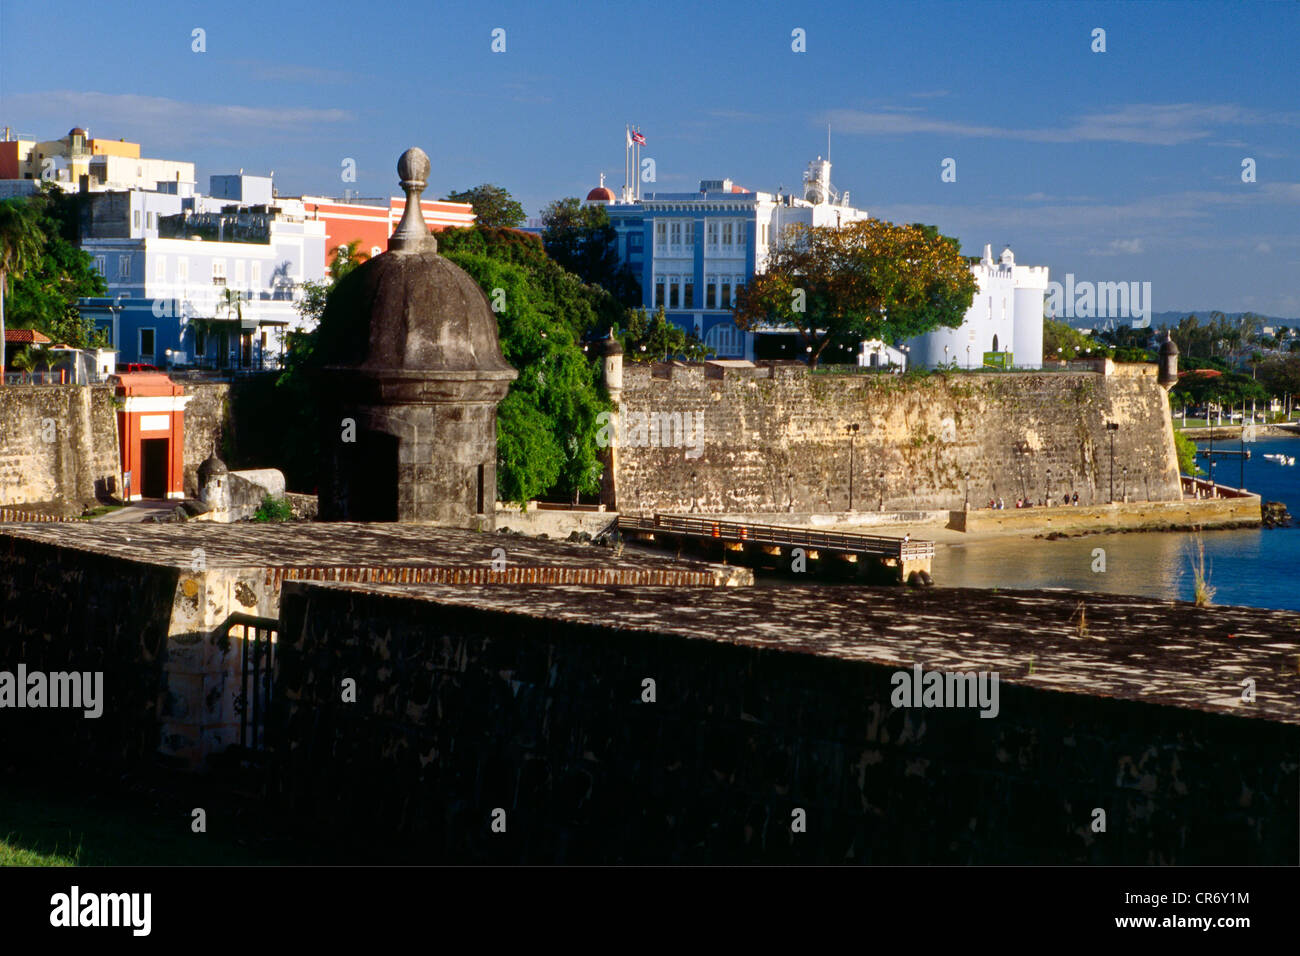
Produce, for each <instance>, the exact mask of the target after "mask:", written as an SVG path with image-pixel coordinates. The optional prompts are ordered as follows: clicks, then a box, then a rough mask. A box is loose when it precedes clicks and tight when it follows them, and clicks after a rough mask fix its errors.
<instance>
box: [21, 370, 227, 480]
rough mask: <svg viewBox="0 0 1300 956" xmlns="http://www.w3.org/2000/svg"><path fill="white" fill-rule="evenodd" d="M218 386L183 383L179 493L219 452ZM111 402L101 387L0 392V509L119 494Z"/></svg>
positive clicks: (222, 387)
mask: <svg viewBox="0 0 1300 956" xmlns="http://www.w3.org/2000/svg"><path fill="white" fill-rule="evenodd" d="M229 389H230V386H229V385H227V384H225V383H220V382H217V383H186V385H185V394H187V395H189V396H192V398H191V401H190V402H189V404H188V406H187V407H186V409H185V491H186V493H187V494H190V495H194V494H195V493H196V491H197V474H196V473H197V469H198V466H199V463H200V462H202V461H203V459H205V458H206V457H208V455H209V454H210V453H211V452H212V449H213V446H214V444H215V445H216V446H217V448H218V450H220V444H221V435H222V433H223V430H224V418H225V403H226V396H227V393H228V392H229ZM117 412H118V405H117V400H116V399H115V398H114V395H113V389H112V387H110V386H108V385H7V386H5V387H4V388H0V505H22V504H28V503H33V502H41V503H51V502H67V503H68V504H69V505H74V504H76V503H78V502H85V501H90V500H92V499H95V498H97V497H102V496H104V495H105V494H109V493H112V494H120V493H121V489H120V488H119V487H118V486H117V485H118V482H120V481H121V467H122V466H121V452H120V448H119V443H118V415H117Z"/></svg>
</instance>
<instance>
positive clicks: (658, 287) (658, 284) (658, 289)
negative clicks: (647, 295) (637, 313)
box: [655, 276, 664, 309]
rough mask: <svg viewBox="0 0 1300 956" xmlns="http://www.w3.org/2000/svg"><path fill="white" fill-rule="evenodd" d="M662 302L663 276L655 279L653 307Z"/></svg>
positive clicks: (657, 306)
mask: <svg viewBox="0 0 1300 956" xmlns="http://www.w3.org/2000/svg"><path fill="white" fill-rule="evenodd" d="M663 304H664V279H663V276H660V277H659V278H657V279H655V308H656V309H657V308H659V307H660V306H661V305H663Z"/></svg>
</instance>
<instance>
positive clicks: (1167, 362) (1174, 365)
mask: <svg viewBox="0 0 1300 956" xmlns="http://www.w3.org/2000/svg"><path fill="white" fill-rule="evenodd" d="M1156 381H1157V382H1159V383H1160V384H1161V385H1162V386H1163V387H1164V389H1165V391H1168V390H1169V389H1171V388H1173V387H1174V386H1175V385H1177V384H1178V346H1177V344H1175V342H1174V337H1173V335H1172V334H1171V333H1169V332H1166V333H1165V340H1164V341H1163V342H1162V343H1160V372H1159V375H1158V376H1157V378H1156Z"/></svg>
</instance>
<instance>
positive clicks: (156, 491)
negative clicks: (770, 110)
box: [140, 438, 169, 498]
mask: <svg viewBox="0 0 1300 956" xmlns="http://www.w3.org/2000/svg"><path fill="white" fill-rule="evenodd" d="M168 443H169V440H168V439H166V438H145V439H143V440H142V441H141V442H140V446H141V447H140V471H141V475H140V494H141V495H143V496H144V497H146V498H166V497H167V457H168V456H167V451H168V449H167V445H168Z"/></svg>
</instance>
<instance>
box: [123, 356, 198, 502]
mask: <svg viewBox="0 0 1300 956" xmlns="http://www.w3.org/2000/svg"><path fill="white" fill-rule="evenodd" d="M110 381H111V382H112V383H113V384H114V385H115V386H116V395H117V397H118V398H119V399H120V400H121V401H122V405H121V407H120V408H119V409H118V413H117V434H118V442H119V452H120V454H121V459H122V497H123V500H124V501H139V500H140V499H141V498H184V497H185V406H186V405H187V404H189V402H190V399H191V397H192V396H189V395H186V394H185V389H184V388H183V387H182V386H180V385H177V384H176V383H175V382H173V381H172V380H171V379H170V378H168V377H167V375H166V374H165V373H163V372H126V373H124V374H121V375H114V376H113V377H112V378H111V379H110Z"/></svg>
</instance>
